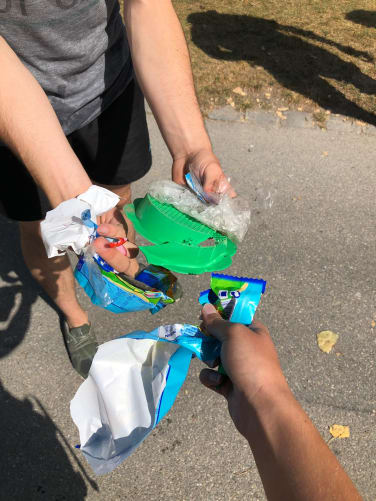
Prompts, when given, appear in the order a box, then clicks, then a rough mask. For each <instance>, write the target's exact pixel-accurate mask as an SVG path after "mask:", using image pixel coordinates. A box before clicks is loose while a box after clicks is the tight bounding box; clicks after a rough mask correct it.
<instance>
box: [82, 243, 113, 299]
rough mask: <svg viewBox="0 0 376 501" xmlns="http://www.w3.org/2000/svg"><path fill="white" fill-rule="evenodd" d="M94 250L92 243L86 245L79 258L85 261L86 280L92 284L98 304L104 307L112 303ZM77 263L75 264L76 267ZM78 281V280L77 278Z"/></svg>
mask: <svg viewBox="0 0 376 501" xmlns="http://www.w3.org/2000/svg"><path fill="white" fill-rule="evenodd" d="M96 255H97V254H96V252H95V250H94V246H93V245H92V244H90V245H88V246H87V247H86V249H85V251H84V252H83V254H82V255H81V257H80V260H82V261H83V262H85V265H86V269H87V276H88V281H89V283H90V284H91V285H92V288H93V291H95V296H96V298H97V303H96V304H98V305H99V306H103V308H106V307H107V306H108V305H110V304H111V303H112V299H111V296H110V294H109V290H108V288H107V287H106V281H105V279H104V277H103V275H102V273H101V271H100V268H99V266H98V264H97V263H96V261H95V256H96ZM78 267H79V265H78V264H77V268H78ZM75 273H76V272H75ZM76 278H77V277H76ZM78 282H80V281H79V280H78Z"/></svg>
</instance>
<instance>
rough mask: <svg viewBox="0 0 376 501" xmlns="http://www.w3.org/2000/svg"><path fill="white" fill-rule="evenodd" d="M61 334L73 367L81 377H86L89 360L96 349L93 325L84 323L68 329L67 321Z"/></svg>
mask: <svg viewBox="0 0 376 501" xmlns="http://www.w3.org/2000/svg"><path fill="white" fill-rule="evenodd" d="M63 336H64V341H65V346H66V348H67V352H68V355H69V358H70V361H71V363H72V365H73V368H74V369H75V370H76V371H77V372H78V373H79V374H80V375H81V376H82V377H83V378H87V376H88V374H89V370H90V367H91V362H92V361H93V358H94V355H95V354H96V352H97V349H98V343H97V340H96V338H95V335H94V332H93V327H92V326H91V324H84V325H80V327H73V328H72V329H69V327H68V325H67V323H65V324H64V329H63Z"/></svg>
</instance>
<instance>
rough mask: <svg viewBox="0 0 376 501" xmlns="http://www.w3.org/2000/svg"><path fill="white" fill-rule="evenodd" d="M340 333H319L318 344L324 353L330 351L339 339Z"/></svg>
mask: <svg viewBox="0 0 376 501" xmlns="http://www.w3.org/2000/svg"><path fill="white" fill-rule="evenodd" d="M338 338H339V336H338V334H335V333H334V332H332V331H322V332H319V334H317V344H318V345H319V348H320V350H321V351H323V352H324V353H330V351H331V349H332V348H333V346H334V345H335V344H336V342H337V341H338Z"/></svg>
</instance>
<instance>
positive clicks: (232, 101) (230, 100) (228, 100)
mask: <svg viewBox="0 0 376 501" xmlns="http://www.w3.org/2000/svg"><path fill="white" fill-rule="evenodd" d="M226 102H227V104H229V105H230V106H232V107H233V108H234V107H235V103H234V100H233V99H232V97H228V98H227V99H226Z"/></svg>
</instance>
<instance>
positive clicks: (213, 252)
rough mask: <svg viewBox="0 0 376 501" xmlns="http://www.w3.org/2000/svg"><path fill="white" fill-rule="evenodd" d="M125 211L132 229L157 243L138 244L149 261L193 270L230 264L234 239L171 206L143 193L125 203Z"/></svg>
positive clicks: (191, 271)
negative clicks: (130, 202) (150, 244)
mask: <svg viewBox="0 0 376 501" xmlns="http://www.w3.org/2000/svg"><path fill="white" fill-rule="evenodd" d="M124 211H125V213H126V215H127V216H128V217H129V219H130V220H131V221H132V223H133V224H134V227H135V230H136V231H137V232H138V233H140V235H142V236H143V237H144V238H146V239H147V240H149V241H150V242H152V243H153V244H156V245H152V246H141V247H140V250H141V251H142V252H143V254H144V255H145V257H146V259H147V261H148V262H149V263H150V264H155V265H158V266H164V267H165V268H168V269H170V270H172V271H176V272H178V273H193V274H197V273H204V272H206V271H219V270H223V269H225V268H227V267H228V266H230V265H231V256H233V255H234V254H235V253H236V245H235V244H234V242H232V240H230V239H229V238H228V237H227V236H225V235H223V234H222V233H219V232H217V231H215V230H213V229H212V228H209V227H208V226H206V225H205V224H202V223H200V222H199V221H197V220H196V219H194V218H192V217H190V216H188V215H186V214H184V213H182V212H180V211H179V210H177V209H176V208H175V207H174V206H172V205H170V204H163V203H161V202H159V201H158V200H156V199H155V198H153V197H152V196H150V195H146V196H145V197H144V198H138V199H136V200H135V201H134V202H133V204H129V205H127V206H125V208H124ZM203 243H204V244H203ZM200 244H203V245H200ZM207 244H209V246H208V245H207Z"/></svg>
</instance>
